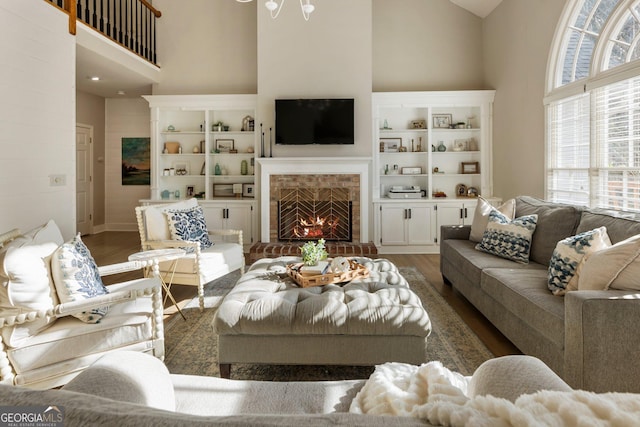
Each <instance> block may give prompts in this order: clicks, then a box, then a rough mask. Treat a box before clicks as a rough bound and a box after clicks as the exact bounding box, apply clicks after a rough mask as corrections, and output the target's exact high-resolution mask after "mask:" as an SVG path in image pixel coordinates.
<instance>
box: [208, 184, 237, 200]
mask: <svg viewBox="0 0 640 427" xmlns="http://www.w3.org/2000/svg"><path fill="white" fill-rule="evenodd" d="M213 197H233V184H213Z"/></svg>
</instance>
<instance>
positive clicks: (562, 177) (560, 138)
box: [547, 93, 591, 205]
mask: <svg viewBox="0 0 640 427" xmlns="http://www.w3.org/2000/svg"><path fill="white" fill-rule="evenodd" d="M589 109H590V96H589V93H584V94H580V95H577V96H573V97H570V98H565V99H561V100H559V101H555V102H552V103H550V104H549V107H548V110H547V111H548V113H547V114H548V126H547V129H548V135H547V199H549V200H552V201H555V202H560V203H577V204H582V205H588V204H589V193H590V191H589V187H590V185H589V167H590V159H591V149H590V115H589Z"/></svg>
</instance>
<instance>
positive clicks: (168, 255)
mask: <svg viewBox="0 0 640 427" xmlns="http://www.w3.org/2000/svg"><path fill="white" fill-rule="evenodd" d="M185 254H186V251H185V250H184V249H177V248H176V249H152V250H148V251H142V252H136V253H135V254H131V255H129V261H152V262H153V267H152V268H153V270H154V271H155V272H156V273H158V276H159V277H160V281H161V282H162V287H163V288H164V291H165V292H166V293H167V296H168V297H169V298H170V299H171V302H172V303H173V305H174V306H175V307H176V308H177V309H178V312H179V313H180V315H181V316H182V318H183V319H184V320H187V318H186V317H185V315H184V313H183V312H182V310H181V309H180V307H179V306H178V303H177V302H176V299H175V298H174V297H173V294H172V293H171V283H172V282H173V276H174V274H175V272H176V267H177V265H178V260H179V259H180V258H182V257H183V256H185ZM164 261H172V263H171V266H170V267H169V271H167V272H166V273H165V275H164V276H163V275H162V274H159V271H160V270H159V267H158V264H159V263H161V262H164ZM144 276H145V277H148V276H149V267H145V269H144ZM167 279H168V280H167Z"/></svg>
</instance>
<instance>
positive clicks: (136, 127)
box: [105, 98, 151, 231]
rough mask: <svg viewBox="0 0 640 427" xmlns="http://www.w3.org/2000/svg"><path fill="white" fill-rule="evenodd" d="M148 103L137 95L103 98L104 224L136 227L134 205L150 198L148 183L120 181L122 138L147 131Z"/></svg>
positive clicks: (132, 228) (117, 227) (128, 227)
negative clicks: (129, 183)
mask: <svg viewBox="0 0 640 427" xmlns="http://www.w3.org/2000/svg"><path fill="white" fill-rule="evenodd" d="M150 123H151V114H150V112H149V104H148V103H147V101H145V100H144V99H143V98H140V99H107V100H106V120H105V125H106V129H107V131H106V136H105V145H106V150H105V156H106V165H105V168H106V172H105V174H106V177H105V180H106V188H105V191H106V199H107V203H106V213H105V217H106V224H107V226H106V228H107V229H108V230H122V231H126V230H130V231H132V230H137V226H136V215H135V211H134V207H135V206H138V205H139V204H140V203H139V202H138V201H139V200H140V199H147V198H149V191H150V190H149V186H148V185H122V138H123V137H126V138H142V137H148V136H149V135H150V127H151V124H150Z"/></svg>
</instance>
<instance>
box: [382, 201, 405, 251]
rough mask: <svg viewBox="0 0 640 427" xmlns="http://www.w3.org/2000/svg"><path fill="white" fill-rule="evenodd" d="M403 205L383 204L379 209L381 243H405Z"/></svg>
mask: <svg viewBox="0 0 640 427" xmlns="http://www.w3.org/2000/svg"><path fill="white" fill-rule="evenodd" d="M405 215H406V208H405V207H404V206H383V207H382V209H381V210H380V237H381V240H382V242H381V243H382V244H383V245H406V244H407V239H406V236H405V221H406V219H405Z"/></svg>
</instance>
